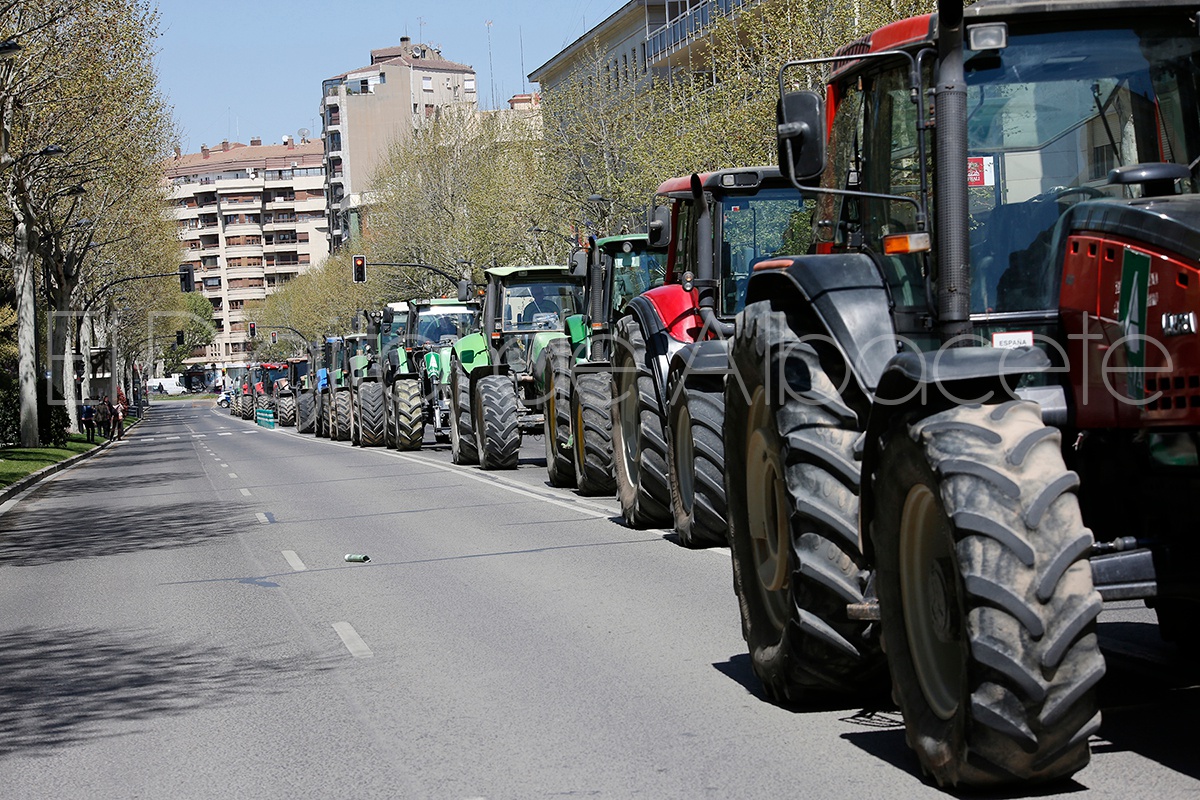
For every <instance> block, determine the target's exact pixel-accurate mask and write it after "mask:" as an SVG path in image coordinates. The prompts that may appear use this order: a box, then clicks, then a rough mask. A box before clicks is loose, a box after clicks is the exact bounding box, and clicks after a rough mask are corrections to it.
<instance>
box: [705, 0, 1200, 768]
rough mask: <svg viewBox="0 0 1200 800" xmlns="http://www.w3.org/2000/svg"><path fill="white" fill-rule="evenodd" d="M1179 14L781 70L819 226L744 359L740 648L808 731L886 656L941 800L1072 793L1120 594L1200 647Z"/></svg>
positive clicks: (779, 278)
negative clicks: (1046, 788)
mask: <svg viewBox="0 0 1200 800" xmlns="http://www.w3.org/2000/svg"><path fill="white" fill-rule="evenodd" d="M1194 10H1195V9H1194V7H1193V6H1191V5H1187V4H1184V3H1178V2H1175V1H1174V0H1168V2H1155V3H1147V2H1136V0H1101V2H1099V3H1091V4H1087V5H1086V6H1085V5H1083V4H1079V3H1074V2H1062V3H1056V2H1050V3H1025V2H1010V0H981V1H980V2H978V3H975V4H973V5H971V6H970V7H968V8H966V9H965V10H964V9H963V8H962V7H961V5H960V4H956V3H953V2H947V1H946V0H943V2H941V3H940V4H939V13H938V15H937V16H925V17H917V18H914V19H910V20H902V21H899V22H896V23H893V24H891V25H888V26H886V27H884V28H882V29H880V30H878V31H876V32H875V33H874V34H872V35H871V36H869V37H866V38H864V39H863V40H860V41H858V42H855V43H853V44H852V45H850V46H848V47H846V48H844V49H843V50H842V51H839V53H838V54H837V55H835V56H832V57H830V58H827V59H811V60H808V61H804V62H792V63H790V64H788V65H785V67H784V68H783V70H781V73H780V90H781V100H780V104H779V119H778V123H779V129H778V133H779V147H780V156H781V167H782V169H783V170H784V172H785V173H787V174H789V175H790V176H791V177H792V178H793V179H794V180H795V182H796V185H797V186H798V187H800V188H802V189H803V190H804V191H805V192H806V193H809V194H811V195H812V196H813V197H815V198H816V199H817V203H818V211H819V213H818V214H817V215H816V217H815V219H814V222H815V224H814V226H813V231H814V241H813V246H812V247H811V248H809V249H808V250H807V251H805V252H798V254H796V255H794V256H789V257H786V258H779V259H776V261H775V263H772V264H767V265H763V269H761V270H759V271H756V273H755V275H754V276H753V277H752V279H751V281H750V286H749V289H748V292H747V307H746V310H745V311H744V312H743V313H742V314H741V315H740V316H739V319H738V323H737V331H736V334H735V337H734V342H733V348H732V367H733V368H734V373H735V374H736V375H737V376H738V378H739V380H741V381H743V382H744V384H745V385H744V386H742V387H739V386H735V385H734V383H733V381H727V382H726V401H727V409H728V413H727V416H726V426H725V447H726V452H727V454H728V456H729V457H728V462H727V470H726V473H725V474H726V481H727V490H728V496H729V509H730V537H731V548H732V550H733V564H734V577H735V589H736V591H737V593H738V595H739V598H740V599H741V601H742V602H741V607H742V611H743V618H742V623H743V632H744V634H745V636H746V639H747V643H748V645H749V647H750V654H751V661H752V665H753V668H754V671H755V673H756V674H757V675H758V676H759V678H760V679H761V680H762V681H763V683H764V686H765V687H766V689H767V692H768V694H769V695H771V696H773V697H775V698H777V699H779V700H790V701H803V700H804V699H806V698H808V697H811V696H813V695H823V694H828V693H830V692H850V693H856V692H862V691H865V690H869V689H872V688H873V687H874V684H875V681H876V680H877V679H878V677H879V676H880V675H881V674H882V666H883V664H884V656H883V654H882V652H881V650H880V647H879V644H880V641H879V637H880V635H881V636H882V638H883V640H884V641H886V643H887V654H886V664H887V666H888V668H889V671H890V673H891V683H892V687H893V696H894V697H896V699H897V700H898V702H899V703H900V705H901V709H902V711H903V713H904V720H905V725H906V727H907V729H908V735H907V739H908V741H909V743H910V744H911V745H912V746H913V748H914V749H915V750H916V752H917V755H918V759H919V761H920V763H921V766H922V768H923V769H924V770H926V771H927V772H929V773H931V774H932V775H933V776H934V778H935V779H936V780H937V781H938V782H939V783H940V784H949V785H954V784H961V785H992V784H1004V783H1012V782H1017V781H1050V780H1056V779H1061V778H1064V777H1066V776H1069V775H1071V774H1073V773H1074V772H1076V771H1077V770H1079V769H1080V768H1082V767H1083V766H1084V765H1086V764H1087V761H1088V758H1089V753H1088V744H1087V740H1088V737H1089V736H1090V735H1091V734H1092V733H1094V732H1095V731H1096V730H1097V729H1098V728H1099V724H1100V715H1099V711H1098V708H1097V705H1096V699H1095V688H1096V684H1097V683H1098V681H1099V680H1100V678H1101V676H1102V675H1103V673H1104V661H1103V657H1102V656H1101V653H1100V650H1099V646H1098V641H1097V637H1096V633H1095V623H1096V617H1097V615H1098V614H1099V611H1100V608H1101V604H1102V598H1103V599H1125V600H1128V599H1145V600H1146V601H1147V603H1148V604H1151V605H1152V607H1154V608H1155V609H1156V610H1157V611H1158V614H1159V622H1160V629H1161V631H1162V633H1163V635H1164V637H1166V638H1176V639H1177V640H1179V641H1181V642H1182V643H1183V644H1184V646H1185V647H1188V646H1190V647H1194V646H1195V641H1196V640H1197V633H1198V632H1200V625H1198V624H1197V615H1196V611H1197V609H1198V608H1200V586H1198V585H1197V582H1196V581H1195V578H1194V575H1193V574H1192V570H1191V568H1190V565H1191V564H1192V563H1193V561H1194V559H1195V558H1196V557H1197V556H1200V545H1198V544H1197V540H1196V538H1195V537H1194V536H1193V535H1192V527H1193V525H1192V518H1193V514H1192V511H1191V509H1190V508H1188V503H1187V501H1186V500H1185V499H1184V498H1190V497H1192V496H1194V492H1195V488H1196V486H1197V483H1198V482H1200V473H1198V469H1197V464H1198V462H1200V454H1198V453H1197V448H1196V445H1195V434H1196V432H1197V431H1200V411H1194V410H1192V409H1193V407H1196V408H1200V400H1195V402H1193V400H1194V398H1196V397H1200V391H1197V390H1196V389H1195V388H1194V387H1195V386H1200V382H1197V381H1194V380H1193V381H1192V382H1191V383H1189V377H1188V376H1189V375H1195V374H1196V373H1197V372H1200V348H1198V347H1197V346H1196V345H1195V339H1194V337H1195V336H1196V335H1197V332H1198V331H1200V329H1198V328H1197V326H1196V325H1194V324H1193V320H1194V319H1195V318H1196V314H1197V307H1198V306H1200V197H1198V196H1197V195H1196V193H1195V192H1196V176H1195V167H1196V164H1197V163H1198V161H1200V159H1198V158H1197V156H1200V119H1198V118H1197V108H1196V103H1195V102H1194V100H1192V99H1190V98H1194V97H1196V93H1197V89H1198V88H1200V86H1198V81H1197V75H1200V69H1198V66H1200V36H1198V35H1197V29H1196V25H1195V21H1194V17H1193V16H1192V15H1193V13H1194ZM1047 53H1052V54H1053V57H1052V58H1048V57H1047ZM820 63H824V64H825V65H826V66H827V67H828V68H829V70H830V75H829V77H828V81H827V86H824V87H822V88H821V89H820V90H819V91H815V92H792V91H786V87H788V86H789V85H790V80H789V74H788V71H789V70H792V69H794V68H795V67H798V66H803V67H804V68H805V69H806V70H810V69H812V68H813V67H814V66H816V65H817V64H820ZM930 93H932V94H933V97H934V118H935V119H936V122H937V124H936V126H934V125H933V124H932V123H933V120H932V119H930V118H929V116H928V114H927V106H926V104H925V102H924V101H923V98H926V97H927V96H928V95H929V94H930ZM826 99H828V100H829V102H830V104H831V106H830V108H828V109H826V108H825V107H824V104H825V101H826ZM1176 108H1178V109H1181V110H1180V111H1178V112H1175V111H1170V112H1166V111H1164V109H1176ZM1183 109H1186V110H1183ZM933 136H936V141H935V142H931V141H930V138H931V137H933ZM815 165H819V168H817V166H815ZM930 178H932V180H930ZM931 194H932V195H933V196H935V197H936V202H937V209H936V213H935V214H929V213H928V212H927V208H926V204H927V202H928V201H929V198H930V195H931ZM934 223H936V224H934ZM1148 309H1149V310H1148ZM1106 369H1107V370H1108V371H1107V372H1106V371H1105V370H1106ZM1048 423H1049V424H1048ZM1051 425H1053V427H1052V426H1051ZM818 434H819V435H818ZM1164 491H1165V492H1166V493H1165V494H1164ZM829 565H836V568H834V569H829V568H828V567H829Z"/></svg>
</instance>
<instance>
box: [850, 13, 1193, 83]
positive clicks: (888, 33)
mask: <svg viewBox="0 0 1200 800" xmlns="http://www.w3.org/2000/svg"><path fill="white" fill-rule="evenodd" d="M1195 6H1196V3H1195V0H979V2H977V3H972V4H971V5H969V6H967V7H966V8H964V9H963V21H964V23H965V24H968V25H969V24H972V23H974V22H982V21H985V20H996V21H1007V20H1011V19H1013V18H1016V17H1024V18H1031V17H1036V18H1043V19H1049V18H1052V17H1054V16H1056V15H1059V16H1061V15H1072V14H1080V13H1083V14H1087V15H1089V16H1091V17H1103V18H1107V19H1112V18H1114V17H1120V16H1121V15H1126V16H1131V17H1132V16H1133V15H1137V16H1139V17H1140V16H1142V15H1145V14H1147V13H1151V12H1155V11H1164V10H1169V9H1172V8H1176V9H1178V8H1184V9H1193V8H1195ZM936 35H937V15H936V14H923V15H921V16H918V17H909V18H908V19H901V20H897V21H896V22H892V23H889V24H887V25H884V26H883V27H882V28H879V29H878V30H876V31H875V32H874V33H871V34H869V35H867V36H864V37H863V38H861V39H858V40H855V41H853V42H850V43H848V44H846V45H843V46H842V47H840V48H838V49H837V51H836V54H837V55H859V54H862V53H879V52H882V51H884V50H892V49H896V48H901V47H905V46H908V45H914V44H918V43H921V42H932V41H934V39H935V38H936ZM845 69H846V68H845V67H842V68H839V69H837V70H835V72H842V71H845Z"/></svg>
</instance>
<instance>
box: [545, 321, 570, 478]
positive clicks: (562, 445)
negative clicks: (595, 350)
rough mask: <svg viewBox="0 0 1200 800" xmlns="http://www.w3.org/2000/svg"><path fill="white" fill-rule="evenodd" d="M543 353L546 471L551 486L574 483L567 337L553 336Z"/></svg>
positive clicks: (568, 345)
mask: <svg viewBox="0 0 1200 800" xmlns="http://www.w3.org/2000/svg"><path fill="white" fill-rule="evenodd" d="M545 353H546V362H545V368H544V370H543V373H542V393H543V394H544V395H545V397H546V406H545V412H546V413H545V414H544V415H543V416H544V417H545V422H544V423H543V424H544V429H543V433H544V434H545V440H546V472H547V474H548V477H549V478H550V485H551V486H560V487H571V486H574V485H575V462H574V460H573V459H572V457H571V435H572V431H571V340H570V339H567V338H566V337H564V338H562V339H553V340H551V341H550V343H549V344H547V345H546V351H545Z"/></svg>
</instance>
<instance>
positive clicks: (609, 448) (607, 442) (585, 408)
mask: <svg viewBox="0 0 1200 800" xmlns="http://www.w3.org/2000/svg"><path fill="white" fill-rule="evenodd" d="M612 387H613V382H612V373H609V372H580V373H578V374H576V376H575V388H574V391H572V392H571V436H572V442H571V455H572V458H573V460H574V462H575V480H576V483H577V484H578V486H579V493H580V494H582V495H589V496H602V495H603V496H612V495H613V494H614V493H616V491H617V481H616V478H615V477H614V476H613V428H612V397H613V389H612Z"/></svg>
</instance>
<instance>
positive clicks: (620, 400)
mask: <svg viewBox="0 0 1200 800" xmlns="http://www.w3.org/2000/svg"><path fill="white" fill-rule="evenodd" d="M615 344H616V345H617V347H616V353H615V354H614V356H615V357H614V359H613V373H614V375H615V377H616V380H615V383H616V385H615V387H614V390H613V391H614V393H615V397H616V400H615V402H614V404H613V465H614V467H615V473H616V483H617V498H618V499H619V500H620V501H621V515H622V516H623V517H624V518H625V524H626V525H628V526H629V527H631V528H654V527H659V526H664V525H670V524H671V491H670V488H669V487H668V485H667V441H666V435H665V432H664V427H663V413H662V409H660V408H659V405H658V398H657V395H656V393H655V390H654V374H653V372H652V371H651V369H650V365H649V364H648V363H647V362H646V340H645V338H644V337H643V336H642V328H641V325H639V324H638V322H637V320H636V319H634V318H633V317H625V318H623V319H622V320H621V321H620V322H618V323H617V327H616V343H615Z"/></svg>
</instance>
